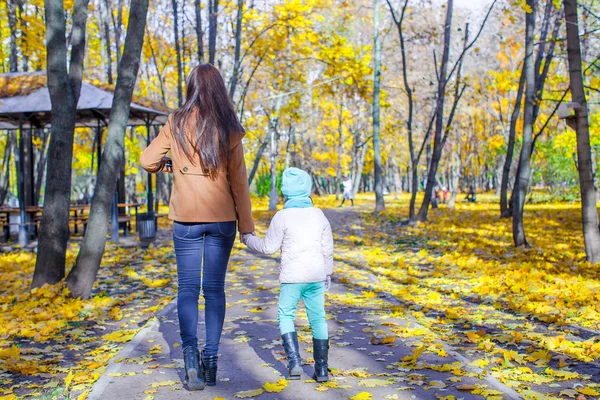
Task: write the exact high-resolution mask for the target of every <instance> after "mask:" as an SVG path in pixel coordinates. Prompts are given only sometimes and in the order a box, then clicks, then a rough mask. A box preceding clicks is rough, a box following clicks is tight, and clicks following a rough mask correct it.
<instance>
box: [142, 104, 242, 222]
mask: <svg viewBox="0 0 600 400" xmlns="http://www.w3.org/2000/svg"><path fill="white" fill-rule="evenodd" d="M184 129H185V131H186V134H187V133H188V132H189V135H190V136H189V137H190V138H191V137H195V131H194V122H188V123H187V124H186V126H185V128H184ZM243 136H244V133H239V134H236V135H234V136H233V137H231V138H230V152H229V162H228V163H227V165H224V166H223V167H221V170H220V171H218V172H217V173H216V174H212V176H211V175H209V173H208V172H209V171H208V170H207V169H204V167H202V164H201V162H200V157H199V156H197V160H194V162H193V163H192V162H190V160H188V158H187V157H186V156H185V154H184V153H183V151H181V149H180V148H179V146H178V145H177V142H176V141H175V138H174V137H173V134H172V116H170V117H169V119H168V121H167V123H166V125H165V126H164V127H163V128H162V129H161V131H160V133H159V134H158V136H157V137H156V139H154V140H153V141H152V143H150V146H148V147H147V148H146V149H145V150H144V152H143V153H142V156H141V157H140V164H141V166H142V168H144V169H145V170H146V171H148V172H150V173H153V174H154V173H158V172H161V171H163V170H165V160H164V159H163V157H164V156H165V155H166V154H167V153H168V152H169V151H170V152H171V159H172V163H173V187H172V191H171V201H170V203H169V219H172V220H174V221H179V222H226V221H236V220H237V221H238V222H239V226H238V229H239V231H240V232H241V233H248V232H254V221H253V220H252V206H251V204H250V191H249V188H248V176H247V173H246V163H245V161H244V149H243V146H242V137H243Z"/></svg>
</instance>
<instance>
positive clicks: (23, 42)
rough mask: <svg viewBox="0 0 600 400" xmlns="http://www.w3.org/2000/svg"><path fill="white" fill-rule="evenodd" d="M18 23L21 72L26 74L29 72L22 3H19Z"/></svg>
mask: <svg viewBox="0 0 600 400" xmlns="http://www.w3.org/2000/svg"><path fill="white" fill-rule="evenodd" d="M19 23H20V24H21V38H20V39H21V53H22V55H23V59H22V60H21V68H23V72H27V71H28V70H29V57H28V56H27V54H28V52H27V32H28V29H27V22H26V20H25V18H23V2H21V3H19Z"/></svg>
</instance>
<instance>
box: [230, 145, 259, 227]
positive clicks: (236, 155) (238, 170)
mask: <svg viewBox="0 0 600 400" xmlns="http://www.w3.org/2000/svg"><path fill="white" fill-rule="evenodd" d="M227 173H228V176H229V184H230V185H231V192H232V194H233V201H234V202H235V207H236V209H237V215H238V221H239V231H240V233H250V232H254V230H255V229H254V220H253V219H252V204H251V202H250V188H249V187H248V174H247V172H246V161H245V160H244V147H243V145H242V142H239V143H238V144H237V145H236V146H235V147H234V148H233V149H231V152H230V153H229V164H228V166H227Z"/></svg>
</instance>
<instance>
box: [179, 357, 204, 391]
mask: <svg viewBox="0 0 600 400" xmlns="http://www.w3.org/2000/svg"><path fill="white" fill-rule="evenodd" d="M183 362H184V364H185V382H186V384H187V386H188V389H190V390H202V389H204V379H203V378H202V374H201V373H200V365H199V354H198V349H197V348H196V346H187V347H185V348H184V349H183Z"/></svg>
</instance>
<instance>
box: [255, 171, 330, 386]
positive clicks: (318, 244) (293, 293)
mask: <svg viewBox="0 0 600 400" xmlns="http://www.w3.org/2000/svg"><path fill="white" fill-rule="evenodd" d="M311 189H312V180H311V178H310V176H309V175H308V174H307V173H306V172H304V171H302V170H301V169H298V168H287V169H286V170H285V171H284V172H283V180H282V184H281V191H282V192H283V195H284V196H285V197H286V199H287V201H286V202H285V205H284V207H283V210H281V211H279V212H278V213H277V214H275V216H274V217H273V220H272V221H271V225H270V226H269V229H268V230H267V234H266V235H265V238H264V239H260V238H258V237H256V236H254V235H252V234H247V235H244V237H243V241H244V243H245V244H246V245H247V246H248V248H249V249H250V250H253V251H255V252H258V253H262V254H273V253H275V252H276V251H277V250H279V249H281V267H280V274H279V282H280V283H281V288H280V293H279V304H278V320H279V330H280V332H281V338H282V340H283V347H284V349H285V354H286V355H287V359H288V370H289V379H300V375H301V374H302V359H301V358H300V347H299V346H298V335H297V334H296V331H295V329H294V317H295V315H296V306H297V305H298V302H299V301H300V299H301V298H302V300H303V301H304V305H305V306H306V312H307V314H308V321H309V322H310V328H311V330H312V334H313V350H314V358H315V372H314V374H313V379H314V380H316V381H317V382H326V381H327V380H328V375H327V358H328V354H327V353H328V349H329V335H328V333H327V321H326V320H325V291H327V290H328V289H329V286H330V285H331V273H332V272H333V236H332V234H331V226H330V225H329V221H328V220H327V218H326V217H325V215H324V214H323V212H322V211H321V210H320V209H318V208H315V207H313V204H312V200H311V199H310V193H311Z"/></svg>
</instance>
